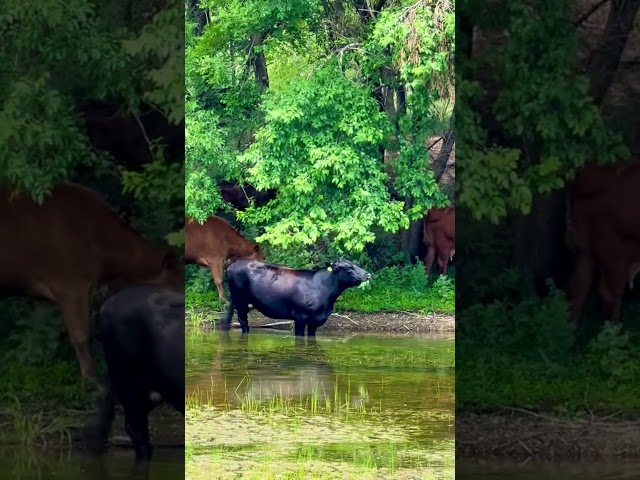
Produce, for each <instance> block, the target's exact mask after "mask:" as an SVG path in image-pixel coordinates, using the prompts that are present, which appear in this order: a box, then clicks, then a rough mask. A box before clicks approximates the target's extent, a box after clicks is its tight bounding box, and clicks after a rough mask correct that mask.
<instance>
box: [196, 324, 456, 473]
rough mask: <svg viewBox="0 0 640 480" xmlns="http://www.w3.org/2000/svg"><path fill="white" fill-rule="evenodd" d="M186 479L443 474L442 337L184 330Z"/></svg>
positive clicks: (446, 389)
mask: <svg viewBox="0 0 640 480" xmlns="http://www.w3.org/2000/svg"><path fill="white" fill-rule="evenodd" d="M186 347H187V348H186V359H185V365H186V366H185V369H186V392H185V394H186V399H185V403H186V413H185V449H186V453H185V457H186V465H185V472H186V478H187V479H189V480H200V479H213V478H216V479H235V478H242V479H256V480H258V479H259V480H269V479H276V478H283V479H285V478H286V479H307V478H318V479H332V478H339V479H344V480H348V479H404V480H410V479H434V480H436V479H453V478H454V474H455V472H454V446H455V439H454V386H455V378H454V370H455V365H454V359H455V342H454V339H453V337H452V336H451V335H449V336H448V337H442V336H391V335H382V334H377V335H373V334H357V335H329V334H323V335H322V336H321V337H318V339H317V341H316V342H311V343H309V344H305V342H302V344H301V343H300V342H299V341H298V342H297V341H295V340H294V337H293V336H292V335H291V334H290V333H288V332H287V333H284V332H277V331H265V330H258V329H255V330H253V331H252V332H251V334H250V335H248V336H241V335H240V333H238V332H230V333H229V332H227V333H220V332H217V333H210V332H203V331H201V330H193V331H190V332H188V333H187V338H186Z"/></svg>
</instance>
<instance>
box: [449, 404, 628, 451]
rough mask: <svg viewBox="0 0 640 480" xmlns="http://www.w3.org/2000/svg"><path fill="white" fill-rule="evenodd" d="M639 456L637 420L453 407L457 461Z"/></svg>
mask: <svg viewBox="0 0 640 480" xmlns="http://www.w3.org/2000/svg"><path fill="white" fill-rule="evenodd" d="M606 459H640V421H639V420H637V419H636V420H633V419H622V418H617V417H614V416H608V417H593V418H585V419H563V418H557V417H553V416H550V415H544V414H538V413H534V412H526V411H517V410H510V411H503V412H499V413H492V414H471V413H461V412H456V461H464V460H498V461H517V462H524V461H536V462H537V461H572V460H606Z"/></svg>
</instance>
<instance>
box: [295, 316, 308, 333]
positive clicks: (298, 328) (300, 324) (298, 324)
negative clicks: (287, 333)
mask: <svg viewBox="0 0 640 480" xmlns="http://www.w3.org/2000/svg"><path fill="white" fill-rule="evenodd" d="M306 326H307V324H306V322H304V321H303V320H294V322H293V332H294V334H295V336H296V337H304V327H306Z"/></svg>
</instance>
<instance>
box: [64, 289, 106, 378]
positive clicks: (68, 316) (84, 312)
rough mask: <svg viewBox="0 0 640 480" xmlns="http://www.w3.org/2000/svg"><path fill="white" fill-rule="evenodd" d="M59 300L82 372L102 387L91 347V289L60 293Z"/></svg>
mask: <svg viewBox="0 0 640 480" xmlns="http://www.w3.org/2000/svg"><path fill="white" fill-rule="evenodd" d="M58 302H59V304H60V308H61V310H62V318H63V319H64V325H65V328H66V330H67V334H68V335H69V340H70V341H71V345H72V346H73V349H74V350H75V352H76V357H77V359H78V363H79V364H80V372H81V373H82V376H83V378H85V379H86V380H88V381H89V382H91V383H92V384H94V385H96V386H98V387H100V386H101V384H100V382H99V381H98V379H97V378H96V375H95V372H94V366H93V358H92V357H91V351H90V349H89V333H90V328H89V291H88V289H84V288H83V289H78V290H76V291H74V292H69V293H65V294H63V295H59V296H58Z"/></svg>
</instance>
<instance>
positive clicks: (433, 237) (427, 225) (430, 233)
mask: <svg viewBox="0 0 640 480" xmlns="http://www.w3.org/2000/svg"><path fill="white" fill-rule="evenodd" d="M455 242H456V207H455V206H450V207H445V208H432V209H431V210H429V212H427V215H426V216H425V217H424V243H425V244H426V245H427V254H426V255H425V258H424V272H425V275H427V276H429V273H431V267H432V265H433V262H434V260H435V259H436V255H437V256H438V267H440V273H442V275H446V274H447V265H448V263H449V262H450V261H451V260H453V255H454V254H455V251H456V249H455Z"/></svg>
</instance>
